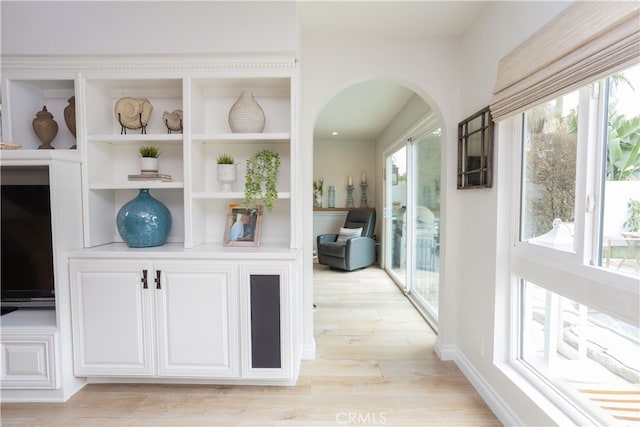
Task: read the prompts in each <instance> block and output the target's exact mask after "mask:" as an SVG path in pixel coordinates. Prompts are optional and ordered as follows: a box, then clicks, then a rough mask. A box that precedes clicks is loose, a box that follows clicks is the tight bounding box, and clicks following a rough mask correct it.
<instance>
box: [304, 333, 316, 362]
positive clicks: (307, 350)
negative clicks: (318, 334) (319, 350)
mask: <svg viewBox="0 0 640 427" xmlns="http://www.w3.org/2000/svg"><path fill="white" fill-rule="evenodd" d="M315 358H316V339H315V338H313V340H312V341H311V343H310V344H306V345H303V346H302V360H314V359H315Z"/></svg>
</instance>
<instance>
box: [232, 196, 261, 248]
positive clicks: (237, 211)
mask: <svg viewBox="0 0 640 427" xmlns="http://www.w3.org/2000/svg"><path fill="white" fill-rule="evenodd" d="M261 232H262V205H257V206H252V207H249V206H245V205H242V204H237V203H232V204H230V205H229V206H228V207H227V223H226V226H225V229H224V246H260V233H261Z"/></svg>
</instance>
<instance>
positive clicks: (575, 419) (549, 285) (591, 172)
mask: <svg viewBox="0 0 640 427" xmlns="http://www.w3.org/2000/svg"><path fill="white" fill-rule="evenodd" d="M604 82H605V79H603V80H600V81H598V82H597V83H598V85H597V87H596V88H594V89H590V90H589V91H588V92H585V93H584V94H581V95H582V96H581V97H580V99H584V101H582V102H588V103H589V104H590V108H589V109H588V110H589V111H588V113H589V114H588V115H587V116H586V117H587V118H588V120H587V122H588V123H584V121H585V120H580V122H583V123H581V124H579V126H582V127H583V129H582V132H588V133H590V134H591V136H592V138H595V140H594V142H592V143H590V144H578V147H579V149H578V153H577V159H576V162H577V163H576V219H578V218H580V219H581V220H580V225H578V223H577V221H576V227H575V230H576V232H575V233H576V240H575V252H566V251H561V250H558V249H553V248H549V247H544V246H540V245H536V244H533V243H529V242H526V241H521V240H520V236H521V231H520V230H521V224H520V221H521V217H520V215H521V208H522V203H521V195H522V180H523V178H524V175H523V174H524V169H523V144H522V141H523V131H524V127H523V121H524V114H522V113H520V114H516V115H513V116H511V117H509V118H506V119H504V120H501V121H499V122H497V123H496V139H497V140H498V141H500V140H502V141H504V143H503V144H501V145H502V146H503V147H505V146H508V147H509V148H508V151H509V152H508V153H507V154H506V156H507V158H509V157H510V158H511V162H510V163H511V165H512V166H511V169H510V170H508V171H506V172H505V171H503V172H502V173H501V178H507V179H508V181H509V182H510V185H509V186H508V188H506V189H504V191H505V192H506V193H507V197H506V198H505V199H504V203H505V204H504V205H503V206H504V207H505V208H507V209H508V210H509V218H510V221H509V224H506V225H505V227H508V231H507V232H506V233H505V235H504V238H505V239H507V241H506V242H505V243H507V246H506V249H507V250H506V254H505V255H506V256H507V262H506V263H505V264H501V265H503V266H504V268H506V271H505V275H504V276H503V277H504V278H505V279H506V280H505V282H504V285H503V286H504V287H503V288H502V290H503V292H504V293H503V294H502V295H504V296H505V297H506V300H505V302H507V304H504V305H499V304H497V305H496V307H497V310H498V312H497V313H496V314H497V315H498V317H499V318H503V319H505V320H507V321H508V327H507V328H506V329H507V330H503V329H502V326H500V325H499V324H498V323H497V324H496V327H495V331H494V334H495V336H496V343H495V345H496V347H495V348H496V352H495V353H494V358H495V359H494V362H495V363H496V366H497V367H498V368H499V369H500V370H501V371H502V372H503V373H504V374H505V375H506V376H507V377H508V378H510V379H511V380H512V381H513V382H514V384H515V385H516V386H518V387H519V388H520V389H522V390H523V391H524V392H526V393H527V394H528V395H529V396H530V397H531V398H532V399H533V400H534V401H535V402H536V404H538V405H539V406H540V407H541V408H542V409H543V410H544V411H545V412H546V413H547V414H549V416H551V417H552V418H553V419H554V420H562V422H567V420H570V422H571V423H576V424H582V425H587V424H591V423H594V422H595V419H594V418H593V417H592V415H591V414H590V413H589V412H588V411H585V410H584V409H583V408H581V407H579V406H578V405H576V404H575V403H574V402H572V401H571V400H569V399H568V398H567V397H566V396H564V395H563V394H562V393H560V392H559V391H558V389H557V388H556V387H554V386H552V385H551V384H550V382H549V381H548V380H546V379H545V378H543V377H542V376H541V375H540V374H539V373H538V372H536V371H534V370H533V369H532V368H531V367H530V366H528V363H527V362H525V361H524V360H522V359H520V348H521V345H522V343H521V341H520V334H521V330H522V329H521V327H522V324H521V321H522V320H521V310H522V286H521V283H522V281H530V282H532V283H534V284H536V285H537V286H540V287H543V288H545V289H547V290H549V291H552V292H554V293H556V294H559V295H562V296H564V297H567V298H570V299H572V300H574V301H577V302H579V303H581V304H584V305H587V306H589V307H591V308H594V309H596V310H598V311H600V312H603V313H606V314H608V315H610V316H613V317H615V318H619V319H620V320H624V321H625V322H627V323H631V324H639V323H640V313H639V311H640V310H638V301H639V300H640V281H639V280H638V278H637V277H633V276H629V275H626V274H623V273H620V272H618V271H615V270H611V269H607V268H606V267H604V266H599V265H597V263H596V262H595V260H598V259H599V258H598V256H599V253H598V251H599V248H601V247H602V245H601V244H599V243H598V242H599V239H601V236H600V235H599V233H600V231H599V230H600V221H601V219H602V209H600V208H599V207H600V206H601V205H602V202H601V201H602V200H603V194H604V180H605V175H604V170H603V169H604V168H603V167H601V166H602V165H603V164H604V163H603V161H604V160H606V157H603V156H606V146H602V145H599V144H603V145H606V144H605V143H604V141H603V139H602V137H603V135H606V131H607V129H606V126H607V121H606V117H607V114H608V112H607V107H608V106H607V105H606V97H605V94H606V92H607V88H606V86H605V85H604ZM594 95H597V97H596V98H595V99H594V98H593V97H594ZM583 97H584V98H583ZM579 114H580V113H579ZM583 114H584V113H583ZM600 117H602V118H605V119H602V120H601V119H600ZM595 118H597V120H594V119H595ZM510 142H513V143H510ZM502 181H503V180H501V182H502ZM580 212H584V214H580ZM578 236H579V237H578ZM504 332H507V336H506V337H505V336H504ZM501 337H504V338H501Z"/></svg>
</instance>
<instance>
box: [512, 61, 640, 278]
mask: <svg viewBox="0 0 640 427" xmlns="http://www.w3.org/2000/svg"><path fill="white" fill-rule="evenodd" d="M636 88H640V66H635V67H633V68H630V69H627V70H624V71H622V72H620V73H616V74H614V75H612V76H610V77H609V78H607V79H605V80H603V81H600V82H596V83H593V84H591V85H588V86H585V87H583V88H581V89H579V90H577V91H574V92H571V93H568V94H566V95H563V96H559V97H557V98H555V99H553V100H551V101H548V102H545V103H542V104H539V105H537V106H535V107H533V108H531V109H529V110H527V111H526V112H524V113H523V117H522V156H521V165H522V182H521V192H520V194H521V196H520V221H519V224H520V229H519V240H520V241H521V242H524V243H528V244H534V245H539V246H545V247H549V248H553V249H556V250H560V251H566V252H571V253H576V254H577V255H578V256H577V257H576V258H574V261H575V263H577V264H586V265H594V266H602V267H605V268H608V269H610V270H611V271H614V272H616V273H619V274H625V275H630V276H635V277H640V104H638V103H637V102H633V101H632V100H633V99H634V97H637V96H638V94H637V93H636V92H635V89H636ZM578 242H579V243H580V246H579V247H578Z"/></svg>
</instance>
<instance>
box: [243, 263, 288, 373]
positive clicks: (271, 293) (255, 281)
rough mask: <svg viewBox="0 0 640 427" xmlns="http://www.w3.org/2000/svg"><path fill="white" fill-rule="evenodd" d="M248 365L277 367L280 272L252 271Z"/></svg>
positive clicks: (278, 355)
mask: <svg viewBox="0 0 640 427" xmlns="http://www.w3.org/2000/svg"><path fill="white" fill-rule="evenodd" d="M249 283H250V292H251V367H253V368H280V367H281V366H282V363H281V354H280V276H279V275H272V274H269V275H267V274H264V275H262V274H252V275H251V277H250V280H249Z"/></svg>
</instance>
